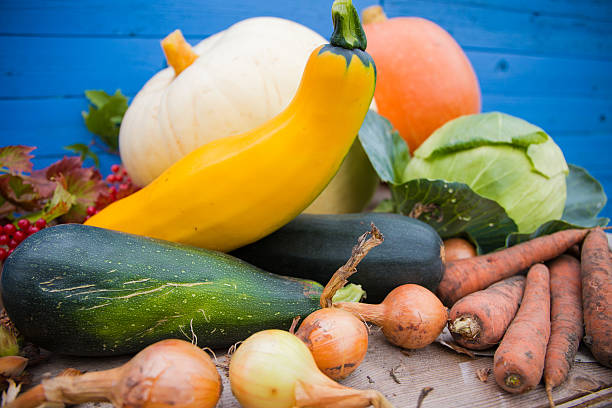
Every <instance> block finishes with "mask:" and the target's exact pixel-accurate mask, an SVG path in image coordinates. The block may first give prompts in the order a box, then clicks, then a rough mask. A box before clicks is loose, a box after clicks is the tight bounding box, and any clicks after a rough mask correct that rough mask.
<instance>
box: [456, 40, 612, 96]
mask: <svg viewBox="0 0 612 408" xmlns="http://www.w3.org/2000/svg"><path fill="white" fill-rule="evenodd" d="M466 54H467V56H468V58H469V59H470V61H471V62H472V65H473V66H474V70H475V71H476V74H477V76H478V80H479V81H480V86H481V89H482V91H483V92H484V93H489V94H502V95H519V96H565V97H569V96H579V97H589V98H610V97H612V75H611V73H612V61H599V60H590V59H572V58H557V57H534V56H527V55H516V54H507V53H505V54H504V53H493V52H482V51H469V50H468V51H467V52H466Z"/></svg>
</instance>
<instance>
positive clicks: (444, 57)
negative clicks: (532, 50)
mask: <svg viewBox="0 0 612 408" xmlns="http://www.w3.org/2000/svg"><path fill="white" fill-rule="evenodd" d="M362 20H363V22H364V29H365V32H366V36H367V39H368V46H367V51H368V53H370V55H371V56H372V57H373V58H374V62H375V63H376V68H377V78H376V89H375V91H374V98H375V99H376V105H377V106H378V112H379V113H380V114H381V115H383V116H385V117H386V118H387V119H389V120H390V121H391V123H392V124H393V126H394V127H395V128H396V129H397V130H398V132H399V133H400V135H401V136H402V137H403V138H404V140H405V141H406V142H407V143H408V146H409V147H410V151H411V152H414V150H415V149H416V148H417V147H419V146H420V145H421V143H423V141H425V139H427V138H428V137H429V135H431V133H432V132H433V131H434V130H436V129H437V128H439V127H440V126H442V125H443V124H444V123H446V122H448V121H449V120H451V119H455V118H457V117H459V116H462V115H467V114H473V113H478V112H480V109H481V102H480V99H481V98H480V86H479V85H478V79H477V78H476V74H475V72H474V69H473V68H472V65H471V64H470V61H469V60H468V58H467V56H466V55H465V53H464V52H463V50H462V49H461V47H460V46H459V44H457V42H456V41H455V40H454V39H453V37H451V36H450V34H448V33H447V32H446V31H445V30H444V29H443V28H442V27H440V26H438V25H437V24H435V23H433V22H431V21H429V20H426V19H423V18H418V17H394V18H390V19H387V18H386V16H385V14H384V12H383V11H382V8H381V7H380V6H372V7H369V8H367V9H365V10H364V11H363V16H362Z"/></svg>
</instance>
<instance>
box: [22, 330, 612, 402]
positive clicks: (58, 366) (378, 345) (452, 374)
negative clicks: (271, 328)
mask: <svg viewBox="0 0 612 408" xmlns="http://www.w3.org/2000/svg"><path fill="white" fill-rule="evenodd" d="M217 357H218V361H219V363H222V364H223V363H227V359H226V357H225V356H224V355H223V351H217ZM127 359H128V357H116V358H100V359H84V358H74V357H63V356H58V355H53V356H52V357H51V359H50V360H49V361H48V362H47V363H45V364H43V365H39V366H36V367H34V368H32V369H31V371H32V373H33V374H34V378H33V384H37V383H38V382H39V381H40V380H41V378H42V376H43V374H44V373H46V372H49V373H51V374H53V375H55V374H57V373H59V372H61V371H62V370H63V369H64V368H66V367H74V368H78V369H80V370H85V371H89V370H101V369H108V368H112V367H116V366H118V365H120V364H122V363H124V362H125V361H127ZM492 367H493V359H492V358H491V357H478V358H476V359H472V358H470V357H467V356H465V355H460V354H456V353H455V352H454V351H451V350H449V349H447V348H445V347H442V346H441V345H439V344H436V343H434V344H431V345H429V346H427V347H425V348H424V349H419V350H413V351H410V352H408V355H406V354H404V353H402V352H401V351H400V349H398V348H396V347H393V346H391V345H390V344H389V343H387V342H386V341H385V339H384V337H383V336H382V334H381V332H380V331H378V330H377V329H373V330H372V333H371V334H370V341H369V346H368V354H367V355H366V359H365V360H364V362H363V363H362V364H361V365H360V366H359V368H357V370H356V371H355V372H354V373H353V374H351V375H350V376H349V377H348V378H347V379H345V380H343V381H341V383H342V384H344V385H347V386H350V387H354V388H359V389H366V388H373V389H376V390H379V391H380V392H382V393H383V394H384V395H385V396H386V397H387V398H388V399H389V401H390V402H391V403H393V404H394V405H395V406H396V407H397V408H404V407H414V406H416V402H417V400H418V397H419V394H420V392H421V390H422V389H423V388H424V387H433V391H431V392H430V393H429V395H428V396H427V397H426V398H425V400H424V402H423V405H422V407H423V408H427V407H431V408H433V407H457V408H462V407H468V408H472V407H474V408H477V407H478V408H480V407H491V406H503V407H506V408H522V407H547V406H548V402H547V399H546V394H545V392H544V387H543V386H542V385H539V386H538V387H537V388H535V389H534V390H532V391H530V392H528V393H526V394H522V395H512V394H509V393H506V392H505V391H503V390H502V389H501V388H500V387H498V386H497V384H496V383H495V379H494V378H493V375H490V376H489V378H488V379H487V381H486V382H482V381H480V380H479V379H478V377H477V376H476V371H477V370H478V369H486V368H492ZM217 369H218V371H219V373H220V374H221V378H222V380H223V394H222V396H221V400H220V402H219V404H218V405H217V407H218V408H239V405H238V403H237V401H236V399H235V398H234V396H233V395H232V394H231V389H230V385H229V381H228V377H227V369H225V368H223V367H221V366H218V367H217ZM391 370H393V372H394V376H395V378H396V379H397V380H398V381H399V384H398V383H397V382H396V380H395V379H394V378H393V377H392V376H391ZM611 386H612V369H608V368H605V367H603V366H601V365H599V364H597V363H576V364H575V365H574V367H573V368H572V370H571V371H570V376H569V379H568V380H567V381H566V382H565V383H564V384H563V385H561V386H559V387H558V388H555V390H554V391H553V396H554V400H555V402H557V403H562V402H567V401H570V400H574V399H576V398H580V397H582V396H584V395H587V394H589V393H590V392H592V391H596V390H600V389H606V388H609V387H611ZM606 395H607V394H606ZM78 407H79V408H94V407H96V408H110V404H100V403H96V404H83V405H81V406H78Z"/></svg>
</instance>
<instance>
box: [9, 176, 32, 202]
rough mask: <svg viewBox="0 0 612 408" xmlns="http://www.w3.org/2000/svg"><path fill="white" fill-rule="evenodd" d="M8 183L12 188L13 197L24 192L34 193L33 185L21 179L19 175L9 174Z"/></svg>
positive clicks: (18, 196) (19, 195)
mask: <svg viewBox="0 0 612 408" xmlns="http://www.w3.org/2000/svg"><path fill="white" fill-rule="evenodd" d="M8 185H9V187H10V188H11V189H12V190H13V192H14V193H15V197H17V198H20V197H21V196H22V195H24V194H32V193H34V187H32V185H31V184H26V183H24V182H23V179H22V178H21V177H19V176H13V175H11V176H9V181H8Z"/></svg>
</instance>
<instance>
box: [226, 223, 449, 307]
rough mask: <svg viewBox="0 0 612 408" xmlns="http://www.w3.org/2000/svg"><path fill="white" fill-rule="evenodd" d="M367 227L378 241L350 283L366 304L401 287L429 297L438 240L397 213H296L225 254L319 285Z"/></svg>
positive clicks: (436, 278) (439, 253)
mask: <svg viewBox="0 0 612 408" xmlns="http://www.w3.org/2000/svg"><path fill="white" fill-rule="evenodd" d="M371 222H373V223H374V224H375V225H376V226H377V227H378V229H379V230H380V231H381V232H382V234H383V236H384V242H383V243H382V244H380V245H379V246H377V247H375V248H374V249H372V250H371V251H370V252H369V253H368V255H367V256H366V257H365V258H364V259H363V261H361V263H360V264H359V265H358V266H357V273H356V274H354V275H353V276H351V278H350V281H351V282H352V283H357V284H361V285H362V286H363V289H365V291H366V293H367V299H368V302H369V303H372V302H380V301H382V300H383V299H384V297H385V296H386V295H387V293H389V292H390V291H391V290H392V289H394V288H395V287H397V286H400V285H402V284H405V283H415V284H418V285H421V286H424V287H426V288H428V289H429V290H431V291H432V292H434V293H435V291H436V289H437V287H438V283H440V280H441V279H442V275H443V273H444V260H443V258H444V250H443V244H442V239H441V238H440V236H439V235H438V233H437V232H436V231H435V230H434V229H433V228H431V227H430V226H429V225H427V224H425V223H424V222H421V221H419V220H416V219H413V218H410V217H406V216H404V215H399V214H387V213H360V214H341V215H317V214H302V215H300V216H298V217H297V218H296V219H294V220H293V221H291V222H290V223H289V224H287V225H285V226H284V227H283V228H281V229H279V230H278V231H276V232H275V233H273V234H271V235H269V236H267V237H265V238H263V239H261V240H259V241H257V242H255V243H253V244H250V245H247V246H245V247H242V248H239V249H238V250H235V251H234V252H232V253H231V254H232V255H234V256H236V257H238V258H241V259H243V260H245V261H247V262H249V263H252V264H253V265H257V266H259V267H260V268H263V269H265V270H267V271H271V272H274V273H279V274H282V275H288V276H296V277H300V278H307V279H313V280H316V281H317V282H321V283H323V284H325V283H327V281H328V280H329V278H330V277H331V276H332V274H333V273H334V272H335V271H336V269H338V268H339V267H340V266H342V265H343V264H344V263H345V262H346V261H347V260H348V258H349V257H350V255H351V249H352V248H353V246H354V245H355V244H356V243H357V238H358V237H359V236H360V235H361V234H363V233H364V232H366V231H369V229H370V223H371Z"/></svg>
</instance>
